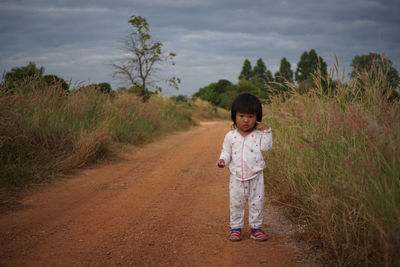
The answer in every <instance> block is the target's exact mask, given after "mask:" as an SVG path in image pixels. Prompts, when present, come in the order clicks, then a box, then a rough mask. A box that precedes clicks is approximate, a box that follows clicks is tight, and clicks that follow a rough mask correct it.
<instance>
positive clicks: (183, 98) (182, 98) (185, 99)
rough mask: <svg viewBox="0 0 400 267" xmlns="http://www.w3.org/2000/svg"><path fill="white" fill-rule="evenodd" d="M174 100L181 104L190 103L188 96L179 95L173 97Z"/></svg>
mask: <svg viewBox="0 0 400 267" xmlns="http://www.w3.org/2000/svg"><path fill="white" fill-rule="evenodd" d="M171 99H172V100H174V101H175V102H176V103H179V102H185V103H186V102H188V100H189V98H188V97H187V96H186V95H177V96H172V97H171Z"/></svg>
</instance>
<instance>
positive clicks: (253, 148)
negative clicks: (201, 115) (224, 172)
mask: <svg viewBox="0 0 400 267" xmlns="http://www.w3.org/2000/svg"><path fill="white" fill-rule="evenodd" d="M231 118H232V121H233V127H232V128H233V130H231V131H230V132H228V133H227V134H226V135H225V139H224V143H223V146H222V152H221V155H220V156H219V160H218V162H217V166H218V167H220V168H224V167H225V165H228V164H229V170H230V173H231V175H230V184H229V202H230V226H231V231H230V236H229V239H230V240H231V241H239V240H241V239H242V228H243V226H244V210H245V206H246V203H248V206H249V224H250V227H251V232H250V237H251V238H253V239H255V240H257V241H265V240H267V236H266V235H265V233H264V232H263V231H262V230H261V229H260V227H261V225H262V222H263V206H264V176H263V169H264V168H265V162H264V158H263V155H262V153H261V152H262V151H268V150H270V149H271V147H272V133H271V129H270V128H269V127H268V126H267V125H266V124H264V123H261V119H262V106H261V103H260V101H259V100H258V98H257V97H255V96H253V95H251V94H247V93H246V94H241V95H239V96H238V97H236V99H235V100H234V101H233V103H232V109H231Z"/></svg>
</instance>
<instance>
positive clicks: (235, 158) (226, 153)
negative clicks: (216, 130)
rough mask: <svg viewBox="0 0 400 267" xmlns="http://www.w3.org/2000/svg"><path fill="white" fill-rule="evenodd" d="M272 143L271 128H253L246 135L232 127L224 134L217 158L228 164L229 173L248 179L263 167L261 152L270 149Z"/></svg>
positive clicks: (241, 178)
mask: <svg viewBox="0 0 400 267" xmlns="http://www.w3.org/2000/svg"><path fill="white" fill-rule="evenodd" d="M272 144H273V141H272V132H271V129H268V130H265V131H259V130H253V131H252V132H251V133H249V134H248V135H246V136H243V135H241V134H240V133H239V131H238V130H237V129H234V130H231V131H229V132H228V133H227V134H226V135H225V138H224V143H223V145H222V151H221V155H220V156H219V158H220V159H223V160H224V162H225V165H228V164H229V170H230V172H231V174H233V175H234V176H235V177H236V178H237V179H239V180H241V181H245V180H250V179H253V178H254V177H256V175H257V173H258V172H260V171H262V170H263V169H264V168H265V161H264V157H263V155H262V152H265V151H268V150H270V149H271V148H272Z"/></svg>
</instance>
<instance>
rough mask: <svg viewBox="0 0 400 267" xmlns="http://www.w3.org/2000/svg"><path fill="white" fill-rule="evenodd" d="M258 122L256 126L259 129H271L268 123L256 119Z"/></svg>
mask: <svg viewBox="0 0 400 267" xmlns="http://www.w3.org/2000/svg"><path fill="white" fill-rule="evenodd" d="M256 124H257V126H256V129H257V130H260V131H265V130H268V129H269V127H268V125H266V124H264V123H262V122H259V121H256Z"/></svg>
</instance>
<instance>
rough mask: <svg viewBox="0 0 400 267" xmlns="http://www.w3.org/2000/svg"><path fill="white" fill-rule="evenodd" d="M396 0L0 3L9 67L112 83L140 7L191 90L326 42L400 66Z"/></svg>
mask: <svg viewBox="0 0 400 267" xmlns="http://www.w3.org/2000/svg"><path fill="white" fill-rule="evenodd" d="M397 2H398V1H394V0H380V1H378V0H353V1H348V0H335V1H317V0H303V1H294V0H291V1H272V0H267V1H265V0H264V1H263V0H254V1H247V2H243V1H242V0H219V1H217V0H203V1H198V0H129V1H128V0H115V1H106V0H84V1H79V0H69V1H54V0H37V1H28V0H19V1H11V0H9V1H0V70H1V71H2V72H4V71H8V70H10V69H11V68H12V67H15V66H23V65H26V64H27V63H28V62H29V61H34V62H35V63H36V64H37V65H39V66H44V67H45V68H46V73H54V74H56V75H58V76H60V77H63V78H65V79H72V80H75V81H89V80H90V81H92V82H103V81H107V82H110V83H112V85H113V87H116V86H117V83H116V82H115V81H112V80H111V77H110V74H111V72H112V70H111V69H110V68H108V67H107V64H108V63H109V62H110V61H111V60H113V59H116V58H118V57H119V56H120V55H121V52H120V51H119V50H118V45H119V44H118V42H117V40H118V39H120V38H122V37H124V36H125V35H126V34H127V33H128V30H129V24H128V20H129V17H130V16H131V15H133V14H135V15H141V16H144V17H146V19H147V20H148V22H149V24H150V27H151V33H152V36H153V38H155V39H156V40H159V41H161V42H163V43H164V49H165V52H170V51H173V52H175V53H176V54H177V57H176V60H175V61H176V66H175V67H174V68H170V67H168V66H165V68H164V74H165V75H174V76H179V77H181V78H182V80H183V84H182V86H181V90H180V91H179V92H176V91H174V90H172V89H169V88H166V89H165V92H166V93H167V94H177V93H182V94H187V95H190V94H192V93H194V92H195V91H197V90H198V89H199V88H200V87H203V86H205V85H207V84H209V83H210V82H215V81H217V80H219V79H228V80H231V81H232V82H237V76H238V74H239V72H240V69H241V67H242V64H243V61H244V59H245V58H248V59H250V60H251V62H252V63H253V64H255V61H256V60H257V58H262V59H263V60H264V62H265V63H266V65H267V67H268V68H269V69H270V70H271V71H272V72H275V71H276V70H277V69H278V67H279V64H280V60H281V58H283V57H286V58H287V59H288V60H289V61H290V62H291V63H292V66H293V68H295V65H296V63H297V62H298V60H299V58H300V55H301V53H302V52H304V51H309V50H310V49H311V48H314V49H316V51H317V53H318V54H319V55H321V56H322V57H323V58H324V59H325V60H326V61H327V62H328V64H332V62H334V60H335V58H334V54H336V55H337V56H338V58H339V61H340V64H341V66H343V67H345V68H346V69H349V64H350V62H351V60H352V58H353V57H354V56H356V55H362V54H366V53H369V52H379V53H380V52H382V51H385V53H386V55H387V56H388V57H389V58H390V59H391V60H392V62H393V63H394V66H395V67H396V68H397V69H398V70H400V62H399V61H400V48H398V47H399V43H400V37H399V36H400V34H399V33H400V32H399V26H400V16H399V15H400V14H399V13H400V11H399V9H400V4H398V3H397Z"/></svg>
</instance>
